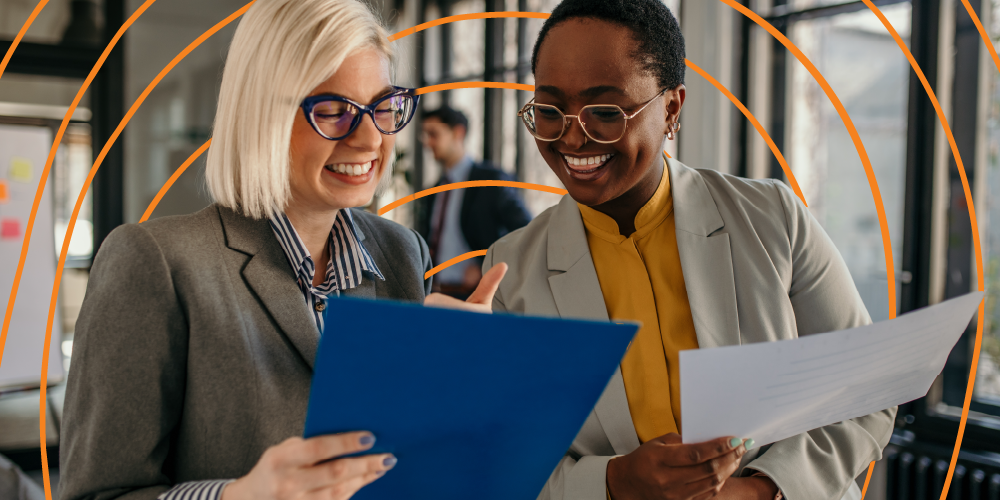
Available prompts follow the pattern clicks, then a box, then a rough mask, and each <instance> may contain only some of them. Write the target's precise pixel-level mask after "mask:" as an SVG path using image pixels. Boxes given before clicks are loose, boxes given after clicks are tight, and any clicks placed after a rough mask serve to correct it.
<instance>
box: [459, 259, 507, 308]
mask: <svg viewBox="0 0 1000 500" xmlns="http://www.w3.org/2000/svg"><path fill="white" fill-rule="evenodd" d="M504 274H507V264H506V263H505V262H501V263H499V264H497V265H495V266H493V268H492V269H490V270H489V271H487V273H486V274H484V275H483V279H482V280H480V281H479V286H478V287H476V291H474V292H472V295H470V296H469V298H468V299H467V300H466V302H468V303H470V304H482V305H487V306H490V307H492V306H493V295H494V294H495V293H497V288H498V287H500V280H502V279H503V275H504Z"/></svg>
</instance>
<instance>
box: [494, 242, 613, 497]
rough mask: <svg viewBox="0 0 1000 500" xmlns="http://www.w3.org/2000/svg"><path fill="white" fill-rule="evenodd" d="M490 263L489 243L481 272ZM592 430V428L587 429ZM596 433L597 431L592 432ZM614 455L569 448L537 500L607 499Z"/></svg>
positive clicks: (498, 303) (497, 301)
mask: <svg viewBox="0 0 1000 500" xmlns="http://www.w3.org/2000/svg"><path fill="white" fill-rule="evenodd" d="M493 266H494V260H493V246H490V248H489V250H487V252H486V256H485V257H484V259H483V274H486V272H487V271H489V270H490V269H491V268H493ZM493 312H500V313H505V312H507V306H506V305H504V302H503V295H502V294H501V290H500V289H499V288H498V289H497V292H496V293H495V294H494V295H493ZM595 422H596V421H592V420H591V419H588V420H587V422H585V423H584V426H585V427H586V426H587V425H593V423H595ZM591 432H594V431H591ZM596 432H600V431H596ZM612 458H615V456H610V455H590V454H588V455H582V454H579V453H576V452H574V451H573V450H572V449H571V450H570V451H569V452H567V453H566V455H565V456H563V458H562V460H560V461H559V464H558V465H556V468H555V470H553V471H552V475H551V476H549V479H548V481H546V483H545V486H544V487H543V488H542V491H541V492H540V493H539V494H538V500H563V499H573V500H607V499H608V498H609V497H608V494H607V482H606V479H607V469H608V462H609V461H610V460H611V459H612Z"/></svg>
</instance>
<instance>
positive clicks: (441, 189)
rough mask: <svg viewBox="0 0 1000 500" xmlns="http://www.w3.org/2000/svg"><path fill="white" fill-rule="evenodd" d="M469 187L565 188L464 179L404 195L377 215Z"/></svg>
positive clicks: (561, 191)
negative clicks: (418, 200)
mask: <svg viewBox="0 0 1000 500" xmlns="http://www.w3.org/2000/svg"><path fill="white" fill-rule="evenodd" d="M470 187H512V188H520V189H531V190H533V191H544V192H546V193H552V194H558V195H564V194H566V190H565V189H560V188H557V187H552V186H545V185H542V184H532V183H530V182H516V181H465V182H455V183H452V184H445V185H443V186H434V187H432V188H429V189H425V190H423V191H419V192H416V193H413V194H411V195H409V196H404V197H402V198H400V199H398V200H396V201H394V202H392V203H390V204H388V205H386V206H384V207H382V208H380V209H378V214H379V215H385V214H387V213H389V212H390V211H392V210H394V209H396V208H399V207H400V206H402V205H405V204H407V203H409V202H411V201H413V200H417V199H420V198H423V197H424V196H430V195H432V194H437V193H443V192H445V191H451V190H453V189H463V188H470Z"/></svg>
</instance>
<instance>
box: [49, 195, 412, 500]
mask: <svg viewBox="0 0 1000 500" xmlns="http://www.w3.org/2000/svg"><path fill="white" fill-rule="evenodd" d="M353 214H354V221H355V223H356V225H357V229H358V232H359V237H360V238H361V239H362V241H363V242H364V245H365V248H367V249H368V251H369V252H370V253H371V255H372V258H373V259H375V263H376V265H378V267H379V270H381V271H382V274H383V275H384V276H385V281H381V280H379V279H378V278H376V277H374V276H373V275H371V274H368V273H366V274H365V275H364V278H363V280H362V283H361V285H360V286H359V287H357V288H354V289H352V290H349V291H346V292H345V293H344V295H345V296H353V297H368V298H389V299H400V300H407V301H421V300H423V298H424V295H425V294H426V293H429V290H430V282H429V280H428V281H425V280H424V279H423V273H424V272H425V271H426V270H428V269H430V267H431V265H430V258H429V255H428V252H427V246H426V244H425V243H424V242H423V240H422V239H421V238H420V237H419V236H418V235H417V234H416V233H415V232H414V231H412V230H409V229H406V228H404V227H402V226H400V225H398V224H395V223H393V222H390V221H387V220H385V219H382V218H380V217H377V216H375V215H372V214H369V213H367V212H362V211H360V210H355V211H354V212H353ZM372 321H373V322H374V321H378V318H372ZM327 327H328V328H330V327H332V328H335V327H336V325H335V324H334V325H327ZM318 342H319V335H318V333H317V331H316V323H315V320H314V319H313V316H312V314H311V312H310V311H309V310H308V308H307V307H306V303H305V300H303V297H302V292H301V291H300V290H299V287H298V285H297V284H296V275H295V273H294V271H293V270H292V267H291V265H290V264H289V263H288V259H287V257H286V256H285V254H284V252H283V251H282V249H281V246H280V245H279V243H278V241H277V238H275V235H274V232H273V231H272V230H271V227H270V225H269V224H268V221H267V220H253V219H250V218H247V217H244V216H241V215H238V214H237V213H236V212H234V211H232V210H230V209H227V208H222V207H219V206H216V205H213V206H210V207H208V208H206V209H204V210H202V211H200V212H198V213H195V214H192V215H185V216H179V217H165V218H161V219H157V220H153V221H149V222H146V223H143V224H141V225H139V224H128V225H124V226H121V227H119V228H117V229H115V230H114V231H112V233H111V234H110V235H109V236H108V238H107V240H106V241H105V242H104V244H103V245H101V249H100V251H99V252H98V253H97V256H96V257H95V259H94V266H93V268H92V270H91V274H90V282H89V283H88V285H87V295H86V298H85V299H84V302H83V307H82V309H81V311H80V317H79V320H78V321H77V323H76V335H75V341H74V349H73V361H72V369H71V370H70V373H69V379H68V386H67V389H66V403H65V412H64V417H63V429H62V441H61V443H60V472H61V473H62V476H61V482H60V490H61V491H60V493H61V495H60V496H61V498H62V499H64V500H70V499H82V498H87V499H110V498H121V499H137V500H138V499H142V500H153V499H155V498H156V497H157V495H159V494H160V493H163V492H164V491H166V490H167V489H169V488H170V487H171V486H172V485H174V484H175V483H179V482H184V481H193V480H203V479H225V478H238V477H241V476H243V475H246V474H247V473H248V472H249V471H250V469H251V468H252V467H253V466H254V464H256V463H257V461H258V459H259V458H260V456H261V454H262V453H263V452H264V450H265V449H267V448H268V447H270V446H273V445H275V444H278V443H280V442H281V441H283V440H285V439H286V438H289V437H292V436H301V435H302V431H303V428H304V423H305V414H306V406H307V402H308V398H309V386H310V381H311V378H312V372H313V358H314V356H315V354H316V348H317V346H318ZM345 383H350V381H345Z"/></svg>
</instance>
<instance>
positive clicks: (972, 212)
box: [862, 0, 1000, 500]
mask: <svg viewBox="0 0 1000 500" xmlns="http://www.w3.org/2000/svg"><path fill="white" fill-rule="evenodd" d="M862 1H864V2H865V5H867V6H868V8H869V9H870V10H871V11H872V12H873V13H874V14H875V15H876V16H878V18H879V20H880V21H882V25H883V26H885V29H886V30H888V31H889V34H890V35H892V38H893V39H894V40H895V41H896V45H898V46H899V50H901V51H902V52H903V54H904V55H905V56H906V59H907V60H908V61H909V62H910V67H911V68H913V72H914V73H916V75H917V78H919V79H920V83H921V84H922V85H923V86H924V91H925V92H927V97H928V98H930V100H931V104H932V105H933V106H934V111H935V112H936V113H937V116H938V120H939V121H940V122H941V126H942V128H943V129H944V133H945V136H946V137H947V138H948V145H949V146H950V147H951V154H952V156H954V158H955V166H957V167H958V175H959V176H960V177H961V178H962V189H964V190H965V201H966V204H967V205H968V206H969V222H970V223H971V224H972V242H973V245H974V246H975V250H976V275H977V276H978V278H979V280H978V281H979V290H980V291H982V290H983V286H984V284H985V282H984V278H983V260H982V250H981V248H980V242H979V229H978V228H979V224H978V223H977V222H976V206H975V204H973V202H972V191H971V190H970V189H969V179H968V178H967V177H966V175H965V164H964V162H962V155H961V154H959V152H958V144H957V143H956V142H955V135H954V134H953V133H952V130H951V126H950V125H949V124H948V117H947V116H945V114H944V110H943V109H941V103H940V102H938V98H937V95H936V94H935V93H934V89H933V88H931V84H930V82H928V81H927V77H926V76H924V72H923V71H922V70H921V69H920V65H919V64H917V61H916V59H914V57H913V54H912V53H911V52H910V49H909V48H908V47H907V46H906V42H904V41H903V38H902V37H900V36H899V33H897V32H896V29H895V28H893V27H892V24H891V23H890V22H889V20H888V19H886V17H885V15H884V14H882V11H881V10H879V8H878V7H877V6H876V5H875V4H874V3H872V2H871V0H862ZM962 3H964V4H965V5H966V7H967V8H968V9H969V14H970V15H971V16H972V19H973V21H974V22H975V23H976V26H978V27H979V29H980V31H979V33H980V35H982V36H983V37H984V38H983V40H984V41H986V42H987V43H986V46H987V47H989V48H990V52H991V54H992V55H993V59H994V61H997V54H996V51H994V50H993V43H992V42H990V41H989V37H988V36H986V32H985V31H984V30H983V29H982V26H983V25H982V24H981V23H980V22H979V18H978V17H977V16H976V12H975V11H974V10H972V8H971V7H970V6H969V4H968V1H967V0H962ZM998 68H1000V62H998ZM982 333H983V304H982V303H980V304H979V321H978V323H977V324H976V346H975V349H974V350H973V354H972V366H971V369H970V371H969V382H968V385H967V386H966V392H965V402H964V403H962V418H961V419H960V420H959V423H958V435H957V437H956V439H955V448H954V450H953V451H952V455H951V463H950V464H949V465H948V474H947V475H946V476H945V480H944V488H943V489H942V490H941V500H945V498H946V497H947V496H948V489H949V488H950V487H951V478H952V474H953V473H954V472H955V466H956V465H957V463H958V452H959V450H960V449H961V446H962V437H963V436H964V435H965V424H966V421H967V420H968V417H969V406H970V405H971V403H972V390H973V387H974V385H975V383H976V369H977V368H978V367H979V348H980V346H981V345H982Z"/></svg>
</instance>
